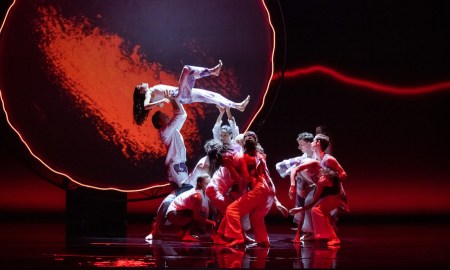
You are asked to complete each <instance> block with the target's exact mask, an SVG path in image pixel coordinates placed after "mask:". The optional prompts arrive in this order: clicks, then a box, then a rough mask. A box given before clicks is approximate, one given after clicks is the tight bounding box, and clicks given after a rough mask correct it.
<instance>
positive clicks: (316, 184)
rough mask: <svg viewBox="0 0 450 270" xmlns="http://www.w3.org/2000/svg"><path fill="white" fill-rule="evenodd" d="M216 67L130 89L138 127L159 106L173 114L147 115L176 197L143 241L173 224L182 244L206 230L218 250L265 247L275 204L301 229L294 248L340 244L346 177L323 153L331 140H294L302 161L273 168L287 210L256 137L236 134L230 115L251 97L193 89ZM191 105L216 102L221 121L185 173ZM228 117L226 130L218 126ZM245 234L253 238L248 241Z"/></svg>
mask: <svg viewBox="0 0 450 270" xmlns="http://www.w3.org/2000/svg"><path fill="white" fill-rule="evenodd" d="M221 67H222V62H221V61H219V64H218V65H217V66H215V67H213V68H203V67H196V66H184V68H183V70H182V73H181V75H180V79H179V85H178V86H170V85H163V84H159V85H155V86H152V87H149V85H148V84H147V83H142V84H140V85H137V86H136V87H135V89H134V96H133V98H134V106H133V115H134V120H135V123H136V124H138V125H142V124H143V123H144V121H145V120H146V119H147V117H148V114H149V111H150V110H151V109H153V108H154V107H156V106H159V107H162V106H163V105H164V104H165V103H170V104H171V105H172V109H173V116H172V117H170V116H169V115H167V114H165V113H163V112H161V111H156V112H155V113H153V115H152V117H151V121H152V124H153V126H154V127H155V128H156V129H157V130H158V132H159V136H160V139H161V141H162V143H163V144H164V145H165V146H166V149H167V156H166V159H165V166H166V173H167V177H168V180H169V182H170V183H171V185H172V186H173V191H172V192H171V193H170V194H169V195H168V196H167V197H166V198H164V200H163V201H162V203H161V205H160V206H159V208H158V210H157V213H156V217H155V220H154V222H153V223H152V229H151V232H150V234H149V235H147V236H146V240H153V239H158V238H161V236H162V232H163V231H164V228H165V227H166V226H176V227H178V228H179V232H178V233H177V235H178V236H179V237H180V238H181V240H182V241H199V238H198V237H197V236H196V235H195V232H199V231H205V229H206V228H207V227H208V226H209V227H210V228H212V230H210V232H211V239H212V240H213V241H214V243H215V244H218V245H226V246H230V247H231V246H235V245H240V244H244V243H245V244H248V243H254V244H257V245H261V246H269V245H270V241H269V235H268V233H267V229H266V225H265V222H264V218H265V216H266V215H267V214H268V212H269V210H270V208H271V207H272V205H273V203H275V205H276V207H277V209H278V210H279V211H280V212H281V213H282V214H283V215H284V216H285V217H287V216H288V215H289V213H290V214H291V215H294V221H295V222H297V224H298V230H297V233H296V236H295V238H294V242H300V241H309V240H316V239H326V240H327V243H328V245H338V244H339V243H340V240H339V238H338V237H337V235H336V232H335V229H334V227H333V223H332V222H333V218H332V213H333V212H336V211H337V210H338V209H341V207H342V205H344V203H345V192H344V190H343V187H342V181H343V180H344V179H345V178H346V173H345V171H344V170H343V169H342V167H341V166H340V165H339V163H338V162H337V160H336V159H335V158H334V157H333V156H331V155H330V154H326V153H325V150H326V149H327V147H329V138H328V137H327V136H326V135H324V134H322V133H319V134H317V135H316V136H313V135H312V134H311V133H306V132H305V133H301V134H300V135H299V137H298V139H297V141H298V144H299V149H300V150H301V151H302V152H303V155H302V156H300V157H296V158H291V159H288V160H284V161H282V162H280V163H278V164H277V165H276V169H277V171H278V172H279V173H280V175H281V176H282V177H285V176H287V175H289V176H290V181H291V187H290V189H289V197H290V198H291V199H293V198H294V197H296V205H295V206H296V207H295V208H293V209H291V210H289V211H288V210H287V209H286V208H285V207H284V206H283V205H282V204H281V203H280V202H279V200H278V199H277V197H276V189H275V185H274V183H273V182H272V179H271V177H270V174H269V169H268V167H267V163H266V156H265V154H264V150H263V148H262V147H261V145H260V144H259V142H258V137H257V135H256V134H255V133H254V132H252V131H247V132H245V133H243V134H240V133H239V128H238V126H237V125H236V122H235V119H234V117H233V116H232V114H231V108H233V109H237V110H239V111H244V110H245V107H246V106H247V104H248V103H249V100H250V96H247V98H246V99H244V100H243V101H242V102H240V103H237V102H233V101H231V100H229V99H227V98H225V97H223V96H222V95H220V94H218V93H215V92H211V91H208V90H204V89H199V88H194V86H195V81H196V79H199V78H202V77H205V76H211V75H212V76H218V75H219V74H220V69H221ZM193 102H204V103H210V104H215V105H216V106H217V108H218V109H219V117H218V119H217V121H216V123H215V125H214V128H213V139H211V140H208V141H207V142H206V143H205V145H204V150H205V156H204V157H202V158H201V159H200V160H199V161H198V163H197V164H196V166H195V167H194V169H193V170H192V171H191V172H189V170H188V168H187V166H186V160H187V159H186V147H185V145H184V140H183V136H182V134H181V133H180V130H181V128H182V127H183V124H184V122H185V120H186V118H187V114H186V111H185V109H184V107H183V104H190V103H193ZM225 113H226V115H227V119H228V125H222V118H223V115H224V114H225ZM250 229H251V230H252V232H253V235H254V239H252V238H251V237H249V236H248V235H247V232H248V231H249V230H250ZM302 232H303V233H304V234H303V235H302Z"/></svg>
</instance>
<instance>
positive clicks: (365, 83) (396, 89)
mask: <svg viewBox="0 0 450 270" xmlns="http://www.w3.org/2000/svg"><path fill="white" fill-rule="evenodd" d="M313 73H322V74H325V75H328V76H331V77H333V78H335V79H337V80H339V81H341V82H343V83H347V84H351V85H354V86H357V87H362V88H367V89H370V90H374V91H379V92H384V93H388V94H395V95H419V94H427V93H431V92H437V91H443V90H448V89H450V82H438V83H434V84H430V85H424V86H413V87H400V86H391V85H387V84H381V83H377V82H372V81H369V80H363V79H359V78H356V77H351V76H348V75H345V74H343V73H340V72H338V71H336V70H334V69H331V68H328V67H324V66H320V65H316V66H310V67H306V68H297V69H294V70H288V71H286V72H285V73H284V77H285V78H286V79H293V78H298V77H301V76H304V75H310V74H313ZM278 79H280V76H279V75H278V74H275V75H274V76H273V80H278Z"/></svg>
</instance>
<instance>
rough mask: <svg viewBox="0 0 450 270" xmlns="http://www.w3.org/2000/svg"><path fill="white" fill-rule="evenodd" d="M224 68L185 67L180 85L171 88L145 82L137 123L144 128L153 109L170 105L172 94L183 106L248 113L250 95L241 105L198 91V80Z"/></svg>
mask: <svg viewBox="0 0 450 270" xmlns="http://www.w3.org/2000/svg"><path fill="white" fill-rule="evenodd" d="M221 68H222V61H220V60H219V64H218V65H217V66H215V67H213V68H204V67H196V66H184V68H183V70H182V72H181V75H180V79H179V84H178V86H171V85H165V84H158V85H155V86H152V87H149V85H148V83H141V84H139V85H137V86H136V87H135V88H134V94H133V103H134V105H133V116H134V121H135V122H136V124H138V125H142V123H144V121H145V119H146V118H147V116H148V112H149V110H151V109H152V108H153V107H155V106H160V107H162V106H163V105H164V103H169V102H170V100H169V99H168V98H166V97H165V93H166V92H168V93H169V96H170V97H172V98H174V99H177V100H179V102H180V103H181V104H190V103H194V102H204V103H210V104H215V105H217V106H220V107H222V108H225V107H230V108H234V109H237V110H239V111H244V110H245V107H246V106H247V104H248V102H249V101H250V96H247V97H246V98H245V99H244V101H242V102H240V103H236V102H233V101H231V100H229V99H227V98H225V97H224V96H222V95H221V94H218V93H215V92H212V91H208V90H204V89H200V88H194V85H195V80H196V79H199V78H202V77H206V76H210V75H214V76H218V75H219V73H220V69H221Z"/></svg>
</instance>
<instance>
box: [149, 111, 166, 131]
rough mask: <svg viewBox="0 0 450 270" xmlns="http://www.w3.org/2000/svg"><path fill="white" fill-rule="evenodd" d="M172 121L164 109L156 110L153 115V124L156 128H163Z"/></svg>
mask: <svg viewBox="0 0 450 270" xmlns="http://www.w3.org/2000/svg"><path fill="white" fill-rule="evenodd" d="M169 122H170V117H169V116H168V115H167V114H165V113H163V112H162V111H156V112H155V113H154V114H153V116H152V124H153V126H154V127H155V128H156V129H161V128H162V127H164V126H166V125H167V124H168V123H169Z"/></svg>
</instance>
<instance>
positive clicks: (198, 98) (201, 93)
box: [190, 88, 250, 112]
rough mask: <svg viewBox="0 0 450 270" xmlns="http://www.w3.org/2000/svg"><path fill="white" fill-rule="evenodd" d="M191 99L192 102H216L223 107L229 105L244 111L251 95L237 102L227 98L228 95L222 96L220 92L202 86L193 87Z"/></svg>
mask: <svg viewBox="0 0 450 270" xmlns="http://www.w3.org/2000/svg"><path fill="white" fill-rule="evenodd" d="M190 101H191V103H193V102H203V103H209V104H215V105H217V106H220V107H223V108H225V107H228V108H233V109H237V110H239V111H241V112H243V111H244V110H245V108H246V107H247V105H248V103H249V101H250V96H247V97H246V98H245V99H244V100H243V101H242V102H239V103H237V102H234V101H231V100H229V99H227V98H226V97H224V96H222V95H221V94H218V93H215V92H212V91H208V90H204V89H200V88H192V93H191V100H190Z"/></svg>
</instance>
